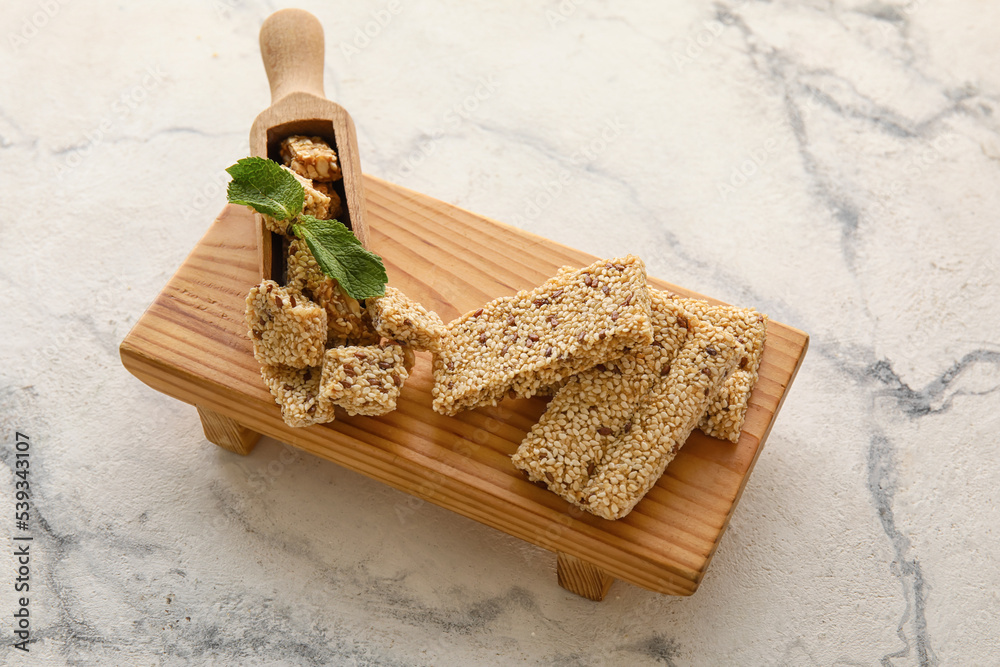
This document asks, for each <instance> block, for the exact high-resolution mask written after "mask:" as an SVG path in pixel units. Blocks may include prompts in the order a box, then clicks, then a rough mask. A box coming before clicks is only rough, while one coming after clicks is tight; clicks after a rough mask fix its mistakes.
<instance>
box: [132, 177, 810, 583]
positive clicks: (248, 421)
mask: <svg viewBox="0 0 1000 667" xmlns="http://www.w3.org/2000/svg"><path fill="white" fill-rule="evenodd" d="M365 188H366V193H367V194H366V196H367V209H368V222H369V226H370V232H371V245H372V248H373V249H374V250H375V251H376V252H378V253H379V254H381V255H382V257H383V258H384V259H385V263H386V266H387V269H388V273H389V279H390V283H391V284H393V285H395V286H396V287H399V288H400V289H402V290H403V291H404V292H406V293H407V294H408V295H409V296H411V297H413V298H415V299H417V300H419V301H420V302H422V303H423V304H425V305H426V306H428V307H429V308H432V309H434V310H436V311H437V312H438V313H439V314H440V315H441V317H442V318H443V319H444V320H445V321H448V320H450V319H452V318H454V317H456V316H457V315H459V314H460V313H464V312H467V311H468V310H471V309H473V308H475V307H476V306H478V305H481V304H483V303H485V302H486V301H489V300H491V299H493V298H496V297H498V296H502V295H505V294H513V293H514V292H515V291H517V290H518V289H523V288H527V287H533V286H535V285H538V284H540V283H542V282H543V281H544V280H546V279H547V278H549V277H550V276H551V275H553V274H554V273H555V271H556V269H557V268H558V267H559V266H561V265H564V264H570V265H576V266H584V265H587V264H590V263H591V262H592V261H594V260H595V259H596V258H594V257H592V256H590V255H587V254H585V253H582V252H579V251H577V250H573V249H571V248H567V247H565V246H562V245H559V244H557V243H554V242H552V241H549V240H546V239H544V238H541V237H538V236H535V235H532V234H529V233H527V232H523V231H520V230H518V229H515V228H513V227H510V226H507V225H504V224H501V223H498V222H494V221H492V220H488V219H486V218H483V217H482V216H479V215H476V214H474V213H470V212H468V211H464V210H462V209H459V208H456V207H454V206H450V205H448V204H445V203H443V202H440V201H437V200H435V199H432V198H430V197H427V196H425V195H421V194H419V193H416V192H413V191H410V190H406V189H404V188H401V187H399V186H396V185H393V184H391V183H387V182H385V181H382V180H379V179H375V178H372V177H365ZM257 259H258V257H257V237H256V232H255V228H254V224H253V218H252V216H251V214H250V213H249V212H248V211H247V210H246V209H245V208H243V207H227V208H225V209H224V210H223V211H222V214H221V215H220V216H219V218H218V219H217V220H216V221H215V223H214V224H213V225H212V227H211V228H210V229H209V230H208V233H207V234H206V235H205V237H204V238H203V239H202V240H201V241H200V242H199V243H198V245H197V247H196V248H195V249H194V251H193V252H192V253H191V255H190V256H189V257H188V258H187V259H186V260H185V262H184V264H183V265H182V266H181V268H180V269H179V270H178V271H177V273H176V275H174V277H173V278H171V279H170V282H169V283H168V284H167V286H166V287H165V288H164V290H163V291H162V292H161V293H160V295H159V296H158V297H157V298H156V300H155V301H154V302H153V304H152V305H151V306H150V307H149V309H148V310H147V311H146V313H145V314H144V315H143V316H142V318H141V319H140V320H139V321H138V322H137V323H136V325H135V327H133V329H132V331H131V332H130V333H129V334H128V336H127V337H126V338H125V340H124V341H123V342H122V344H121V357H122V362H123V363H124V364H125V366H126V368H128V370H129V371H130V372H132V373H133V374H134V375H135V376H136V377H138V378H139V379H141V380H142V381H143V382H145V383H146V384H148V385H149V386H151V387H153V388H154V389H157V390H159V391H162V392H164V393H166V394H168V395H170V396H173V397H175V398H178V399H180V400H182V401H186V402H188V403H191V404H194V405H197V406H199V407H200V408H201V409H203V410H207V411H211V412H216V413H218V414H219V415H222V416H223V417H228V418H230V419H232V420H234V421H235V422H236V425H232V424H228V423H227V426H226V428H224V429H222V430H224V431H226V432H227V433H230V437H229V439H230V440H232V441H233V442H232V443H231V448H232V449H234V450H236V451H239V450H240V448H241V447H245V446H247V445H246V442H247V437H246V436H247V432H246V431H240V430H239V429H238V426H239V425H242V427H243V428H244V429H248V430H249V431H250V432H257V433H262V434H266V435H269V436H271V437H273V438H276V439H278V440H281V441H283V442H287V443H290V444H292V445H296V446H298V447H301V448H302V449H304V450H306V451H309V452H312V453H313V454H316V455H317V456H321V457H323V458H326V459H329V460H331V461H334V462H336V463H338V464H340V465H343V466H345V467H347V468H350V469H351V470H356V471H358V472H360V473H362V474H365V475H367V476H369V477H372V478H374V479H377V480H379V481H381V482H384V483H386V484H389V485H391V486H393V487H396V488H398V489H401V490H403V491H405V492H407V493H410V494H413V495H415V496H418V497H420V498H423V499H425V500H428V501H430V502H432V503H435V504H437V505H440V506H442V507H445V508H448V509H450V510H453V511H455V512H458V513H459V514H462V515H465V516H467V517H471V518H473V519H475V520H477V521H480V522H482V523H484V524H486V525H489V526H493V527H494V528H497V529H499V530H502V531H504V532H506V533H509V534H511V535H514V536H516V537H519V538H521V539H524V540H527V541H528V542H531V543H533V544H537V545H539V546H542V547H544V548H546V549H549V550H551V551H556V552H559V553H561V554H565V555H566V556H569V557H572V558H564V560H565V561H566V562H575V561H573V558H575V559H579V560H582V561H584V563H585V564H586V563H589V564H592V565H594V566H596V567H597V568H599V569H600V570H603V571H604V572H606V573H608V574H610V575H611V576H613V577H615V578H619V579H623V580H625V581H629V582H631V583H633V584H636V585H637V586H642V587H643V588H647V589H649V590H653V591H658V592H661V593H667V594H672V595H690V594H691V593H693V592H694V591H695V589H697V587H698V584H699V583H700V582H701V580H702V577H704V575H705V570H706V568H707V567H708V563H709V561H710V560H711V558H712V555H713V553H714V552H715V549H716V547H717V546H718V544H719V539H720V538H721V536H722V533H723V531H724V530H725V528H726V525H727V523H728V522H729V518H730V516H732V512H733V510H734V508H735V507H736V504H737V502H738V501H739V498H740V494H741V492H742V491H743V487H744V485H745V484H746V480H747V476H748V475H749V473H750V470H751V469H752V468H753V465H754V462H755V461H756V459H757V456H758V455H759V454H760V450H761V447H762V445H763V443H764V440H765V439H766V438H767V434H768V432H769V431H770V429H771V426H772V424H773V423H774V418H775V416H776V414H777V412H778V410H779V408H780V407H781V403H782V400H783V399H784V397H785V394H786V392H787V391H788V386H789V385H790V384H791V382H792V380H793V378H794V377H795V373H796V372H797V370H798V368H799V365H800V363H801V361H802V357H803V355H804V354H805V351H806V347H807V345H808V340H809V339H808V336H807V335H806V334H804V333H803V332H801V331H798V330H797V329H793V328H791V327H789V326H786V325H784V324H781V323H778V322H774V321H772V322H771V323H770V325H769V326H768V335H767V344H766V346H765V348H764V354H763V359H762V361H761V366H760V381H759V382H758V384H757V387H756V389H755V390H754V393H753V396H752V399H751V403H750V409H749V412H748V416H747V423H746V427H745V429H744V431H743V435H742V437H741V439H740V441H739V443H738V444H735V445H734V444H731V443H727V442H722V441H720V440H716V439H713V438H709V437H707V436H705V435H704V434H702V433H701V432H700V431H696V432H695V433H694V434H693V435H692V436H691V438H690V439H689V440H688V442H687V443H686V445H685V446H684V447H683V448H682V449H681V451H680V453H679V454H678V456H677V458H676V459H674V461H673V462H672V463H671V464H670V466H669V467H668V468H667V471H666V473H665V474H664V476H663V477H662V478H661V479H660V481H659V482H658V483H657V485H656V486H655V487H654V488H653V489H652V490H651V491H650V492H649V494H648V495H647V496H646V498H644V499H643V500H642V501H641V502H640V503H639V504H638V505H637V506H636V508H635V510H633V512H632V513H631V514H629V515H628V516H627V517H626V518H624V519H622V520H619V521H607V520H604V519H600V518H597V517H594V516H591V515H589V514H586V513H583V512H581V511H580V510H577V509H576V508H574V507H572V506H570V505H569V504H568V503H566V502H565V501H563V500H562V499H560V498H559V497H558V496H556V495H555V494H553V493H550V492H549V491H547V490H545V489H543V488H540V487H539V486H536V485H535V484H532V483H531V482H529V481H528V480H527V478H526V477H525V476H524V475H523V474H522V473H521V472H520V471H518V470H517V469H516V468H514V466H513V464H511V461H510V455H511V454H512V453H513V452H514V451H515V450H516V449H517V446H518V444H519V443H520V442H521V440H522V438H523V437H524V435H525V433H526V432H527V430H528V429H529V428H530V427H531V425H532V424H533V423H534V422H535V421H536V420H537V419H538V417H539V416H540V415H541V414H542V412H543V411H544V408H545V401H544V400H542V399H531V400H515V401H509V400H508V401H505V402H503V403H501V405H499V406H497V407H494V408H484V409H478V410H473V411H469V412H465V413H462V414H459V415H457V416H455V417H444V416H442V415H439V414H437V413H435V412H433V411H432V410H431V397H430V392H431V386H432V380H431V373H430V358H429V356H427V355H425V354H423V353H418V355H417V365H416V366H415V368H414V370H413V373H412V375H411V377H410V379H409V380H408V381H407V382H406V385H405V386H404V388H403V393H402V396H401V397H400V400H399V402H398V406H399V407H398V409H397V410H396V411H395V412H392V413H390V414H388V415H384V416H382V417H348V416H346V415H344V414H343V413H338V416H337V420H336V421H335V422H333V423H330V424H324V425H320V426H312V427H309V428H305V429H293V428H290V427H288V426H286V425H285V423H284V422H283V421H282V420H281V416H280V412H279V410H278V407H277V406H276V405H275V404H274V401H273V400H272V399H271V396H270V394H269V393H268V391H267V389H266V388H265V387H264V385H263V382H262V381H261V378H260V374H259V369H258V365H257V362H256V361H255V360H254V358H253V355H252V352H251V346H250V341H249V340H248V339H247V334H246V328H245V326H244V323H243V309H244V298H245V296H246V293H247V291H248V290H249V289H250V287H251V286H252V285H254V284H256V283H257V282H258V281H259V277H258V270H259V269H258V262H257ZM650 282H651V284H653V285H654V286H657V287H660V288H664V289H670V290H674V291H676V292H679V293H682V294H692V293H691V292H690V291H688V290H684V289H682V288H680V287H676V286H674V285H670V284H668V283H665V282H663V281H660V280H655V279H652V278H651V279H650ZM694 296H700V295H694ZM223 421H224V420H223ZM206 428H208V427H206ZM211 430H212V431H213V432H214V431H217V430H219V428H218V427H217V426H216V425H213V427H212V429H211ZM206 432H207V431H206ZM251 444H252V441H251ZM340 509H341V510H343V511H357V512H364V511H365V510H364V508H363V507H359V508H355V509H353V510H352V509H351V508H340ZM316 511H318V512H319V511H323V509H322V508H318V507H317V508H316ZM604 583H607V582H601V581H598V584H596V587H597V589H598V592H599V589H600V588H601V587H602V586H603V589H604V590H606V589H607V587H606V586H604ZM595 595H596V593H595Z"/></svg>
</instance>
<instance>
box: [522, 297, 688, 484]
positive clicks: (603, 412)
mask: <svg viewBox="0 0 1000 667" xmlns="http://www.w3.org/2000/svg"><path fill="white" fill-rule="evenodd" d="M649 295H650V319H651V320H652V325H653V341H652V342H651V343H650V344H649V345H642V346H639V347H637V348H635V349H633V350H632V351H631V352H629V353H628V354H626V355H624V356H623V357H621V358H619V359H616V360H614V361H610V362H606V363H603V364H598V365H597V366H596V367H595V368H591V369H588V370H586V371H583V372H581V373H578V374H577V375H574V376H572V377H571V378H569V379H568V380H566V381H565V383H564V384H563V385H562V386H561V387H559V388H558V390H557V391H556V393H555V398H553V399H552V401H551V402H549V405H548V407H547V408H546V410H545V413H544V414H543V415H542V417H541V419H540V420H539V421H538V422H537V423H536V424H535V425H534V426H533V427H532V429H531V431H529V432H528V435H527V436H526V437H525V439H524V441H523V442H522V443H521V445H520V447H519V448H518V450H517V452H516V453H515V454H514V456H513V462H514V465H515V466H517V467H518V468H520V469H521V470H524V471H525V472H527V473H528V474H529V476H530V477H532V479H537V480H544V481H545V483H546V484H547V485H548V487H549V489H550V490H552V491H554V492H555V493H557V494H559V495H560V496H562V497H564V498H570V499H573V500H576V499H578V498H579V497H580V493H581V492H582V491H583V485H584V484H586V483H587V480H588V478H589V477H590V475H592V474H593V472H594V468H595V467H596V466H597V464H599V463H600V462H601V460H602V459H603V457H604V453H605V451H606V450H607V448H608V446H609V445H611V444H612V443H613V442H614V441H615V438H616V436H617V434H621V433H628V432H629V431H630V430H631V428H632V424H631V419H632V418H633V416H634V413H635V411H636V406H637V405H639V404H640V403H641V402H642V401H643V399H644V398H645V397H646V396H647V394H648V393H649V391H650V389H652V387H653V385H654V383H656V382H658V381H659V379H660V377H661V376H662V375H664V374H665V373H667V372H669V371H670V361H671V359H672V358H673V357H674V355H675V354H676V353H677V350H678V349H679V348H680V346H681V345H682V344H683V343H684V341H685V339H686V338H687V334H688V329H687V325H686V322H687V315H688V313H687V311H685V310H684V309H683V308H682V307H681V305H680V304H679V303H678V302H676V301H674V300H673V299H671V298H670V297H669V296H668V295H666V294H665V293H663V292H660V291H658V290H650V291H649Z"/></svg>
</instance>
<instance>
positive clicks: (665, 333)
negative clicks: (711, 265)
mask: <svg viewBox="0 0 1000 667" xmlns="http://www.w3.org/2000/svg"><path fill="white" fill-rule="evenodd" d="M651 300H652V303H653V306H652V313H653V317H654V322H655V323H656V324H655V325H654V341H657V342H660V344H661V345H662V346H663V347H662V348H659V349H661V350H662V351H663V353H662V354H661V353H658V352H653V351H652V350H651V349H650V348H651V347H655V346H647V347H646V348H644V349H640V350H636V351H634V352H632V353H630V354H628V355H626V356H625V357H623V358H622V359H620V360H618V361H617V362H614V363H615V364H619V365H620V367H623V368H624V370H625V371H630V372H632V374H633V377H631V378H629V379H614V378H612V377H609V376H608V374H607V371H606V370H601V369H594V370H591V371H588V372H587V373H583V374H581V375H580V376H577V377H576V378H573V379H571V380H570V381H569V382H567V383H566V384H565V385H564V386H563V387H562V388H561V389H560V390H559V391H558V392H557V393H556V396H555V398H553V399H552V401H551V403H550V404H549V407H548V409H547V410H546V412H545V414H544V415H543V416H542V418H541V420H540V421H539V422H538V424H536V425H535V426H534V427H533V428H532V430H531V431H530V432H529V434H528V436H527V437H526V438H525V440H524V441H523V442H522V443H521V446H520V447H519V448H518V451H517V453H516V454H515V455H514V457H513V460H514V464H515V465H516V466H517V467H518V468H520V469H522V470H524V471H525V472H526V473H528V477H529V478H530V479H532V480H533V481H539V482H543V483H545V484H546V485H547V486H548V488H549V489H550V490H552V491H553V492H555V493H557V494H558V495H560V496H561V497H563V498H564V499H566V500H568V501H569V502H571V503H573V504H574V505H577V506H578V507H581V508H582V509H585V510H586V511H588V512H591V513H592V514H596V515H597V516H601V517H603V518H606V519H618V518H621V517H623V516H625V515H626V514H628V513H629V512H630V511H631V510H632V508H633V507H634V506H635V504H636V503H637V502H638V501H639V500H640V499H641V498H642V497H643V496H644V495H645V494H646V492H647V491H648V490H649V489H650V488H652V486H653V485H654V484H655V483H656V481H657V480H658V479H659V477H660V476H661V475H662V474H663V471H664V469H665V468H666V466H667V464H668V463H669V462H670V461H671V460H672V459H673V457H674V456H675V455H676V452H677V450H678V449H679V448H680V447H681V445H683V443H684V441H686V440H687V438H688V436H689V435H690V434H691V431H692V430H694V428H695V427H696V426H697V425H698V422H699V421H700V419H701V418H702V416H703V415H704V414H705V411H706V410H707V408H708V406H709V405H710V403H711V401H712V398H713V396H714V395H715V394H716V393H717V392H718V391H719V389H720V387H721V386H722V384H723V382H724V380H725V377H726V375H727V374H728V373H729V372H730V371H731V369H732V368H733V367H734V366H735V364H736V363H737V358H738V355H739V354H740V352H741V350H742V346H741V344H740V343H738V341H737V340H736V337H734V336H733V334H732V333H731V332H729V331H727V330H726V329H724V328H721V327H718V326H716V325H715V324H713V323H712V322H710V321H708V320H707V319H702V318H700V317H698V316H696V315H694V314H693V313H691V312H690V311H687V310H685V309H684V308H683V307H682V305H681V304H680V303H678V302H675V301H673V300H672V299H671V298H670V296H669V295H666V294H665V293H662V292H657V291H655V290H651ZM712 308H713V307H711V306H707V305H706V306H705V308H704V312H705V313H706V314H714V313H713V311H712ZM604 366H605V368H607V367H608V364H605V365H604ZM622 378H624V373H623V376H622ZM647 387H648V389H647Z"/></svg>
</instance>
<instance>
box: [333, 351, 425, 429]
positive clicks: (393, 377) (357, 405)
mask: <svg viewBox="0 0 1000 667" xmlns="http://www.w3.org/2000/svg"><path fill="white" fill-rule="evenodd" d="M407 376H408V373H407V371H406V367H405V364H404V360H403V348H402V347H400V346H399V345H397V344H395V343H391V342H389V343H388V344H386V345H384V346H381V345H367V346H364V347H357V346H352V347H335V348H332V349H329V350H327V351H326V355H325V356H324V358H323V378H322V381H321V384H320V397H321V398H322V399H325V400H329V401H332V402H333V403H334V404H335V405H338V406H340V407H341V408H343V409H344V410H345V411H347V414H349V415H383V414H385V413H387V412H391V411H393V410H395V409H396V399H397V398H399V390H400V388H401V387H402V386H403V382H404V381H405V380H406V378H407Z"/></svg>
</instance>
